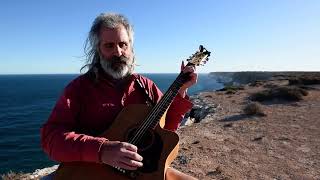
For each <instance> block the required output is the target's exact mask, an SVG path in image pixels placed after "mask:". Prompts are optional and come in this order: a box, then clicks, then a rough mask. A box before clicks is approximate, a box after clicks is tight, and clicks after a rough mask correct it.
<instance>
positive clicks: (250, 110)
mask: <svg viewBox="0 0 320 180" xmlns="http://www.w3.org/2000/svg"><path fill="white" fill-rule="evenodd" d="M243 112H244V114H246V115H258V116H265V115H266V114H265V113H263V111H262V107H261V105H260V104H259V103H257V102H251V103H249V104H247V105H246V106H245V107H244V109H243Z"/></svg>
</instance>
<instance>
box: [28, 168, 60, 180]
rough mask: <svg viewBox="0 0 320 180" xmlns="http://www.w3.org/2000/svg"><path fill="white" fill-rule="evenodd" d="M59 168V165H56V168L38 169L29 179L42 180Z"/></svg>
mask: <svg viewBox="0 0 320 180" xmlns="http://www.w3.org/2000/svg"><path fill="white" fill-rule="evenodd" d="M58 166H59V165H54V166H51V167H47V168H43V169H37V170H35V171H34V172H33V173H32V174H30V176H29V178H30V179H36V178H40V177H43V176H46V175H48V174H51V173H52V172H54V171H55V170H57V168H58Z"/></svg>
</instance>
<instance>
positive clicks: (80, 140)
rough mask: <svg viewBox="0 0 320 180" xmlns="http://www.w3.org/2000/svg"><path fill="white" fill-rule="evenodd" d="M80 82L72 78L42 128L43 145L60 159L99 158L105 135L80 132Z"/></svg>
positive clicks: (69, 160) (47, 151) (63, 160)
mask: <svg viewBox="0 0 320 180" xmlns="http://www.w3.org/2000/svg"><path fill="white" fill-rule="evenodd" d="M79 90H80V82H79V81H77V80H74V81H72V82H71V83H70V84H69V85H68V86H67V87H66V88H65V89H64V92H63V94H62V95H61V96H60V98H59V99H58V101H57V103H56V105H55V107H54V108H53V110H52V112H51V114H50V116H49V119H48V121H47V122H46V123H45V124H44V125H43V126H42V128H41V130H40V131H41V146H42V148H43V150H44V151H45V152H46V153H47V154H48V155H49V157H50V158H51V159H53V160H55V161H58V162H72V161H86V162H99V151H100V148H101V146H102V144H103V143H104V142H105V141H106V140H107V139H106V138H101V137H93V136H88V135H85V134H77V133H75V131H74V129H75V127H76V121H77V116H78V115H79V110H80V106H81V102H80V101H81V100H80V98H79V95H80V94H79Z"/></svg>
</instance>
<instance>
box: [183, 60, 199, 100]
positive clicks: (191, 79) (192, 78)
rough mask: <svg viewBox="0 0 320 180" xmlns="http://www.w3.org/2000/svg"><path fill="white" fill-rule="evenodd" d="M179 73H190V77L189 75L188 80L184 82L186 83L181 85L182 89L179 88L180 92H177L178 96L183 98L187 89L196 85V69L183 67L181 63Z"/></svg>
mask: <svg viewBox="0 0 320 180" xmlns="http://www.w3.org/2000/svg"><path fill="white" fill-rule="evenodd" d="M181 71H182V72H183V73H190V75H189V80H188V81H186V82H185V83H184V84H183V85H182V87H181V88H180V90H179V94H180V95H181V96H182V97H185V96H186V94H187V90H188V88H189V87H191V86H193V85H194V84H196V83H197V80H198V74H197V73H196V68H195V67H193V66H185V65H184V62H183V61H182V63H181Z"/></svg>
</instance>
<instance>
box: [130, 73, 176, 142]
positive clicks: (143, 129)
mask: <svg viewBox="0 0 320 180" xmlns="http://www.w3.org/2000/svg"><path fill="white" fill-rule="evenodd" d="M180 78H181V76H180V75H179V76H178V77H177V79H176V80H175V82H177V83H173V84H172V86H171V87H170V88H169V91H168V94H167V93H166V96H165V98H164V101H163V103H159V104H158V106H160V107H161V106H164V104H166V103H169V101H168V100H169V99H172V97H171V96H172V95H174V94H175V93H177V92H172V91H170V90H173V91H177V90H178V89H177V88H180V87H179V86H181V81H180V80H181V79H180ZM172 93H173V94H172ZM158 106H155V109H157V110H156V111H153V112H152V113H151V114H150V115H149V116H148V118H147V120H146V123H144V124H143V125H142V126H141V127H140V128H139V130H138V132H137V133H136V134H135V136H134V138H132V139H131V141H132V142H133V143H137V141H140V140H141V139H140V138H141V137H143V135H144V133H145V132H146V130H147V129H148V128H149V127H150V125H151V124H152V123H153V122H154V121H153V119H154V118H159V117H157V116H158V115H157V114H158V110H159V109H160V110H161V108H159V107H158ZM163 110H165V109H162V110H161V111H163ZM161 111H160V112H161ZM162 113H164V112H162ZM155 114H156V115H155ZM160 118H161V117H160ZM150 120H151V121H150ZM155 125H156V124H155Z"/></svg>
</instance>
